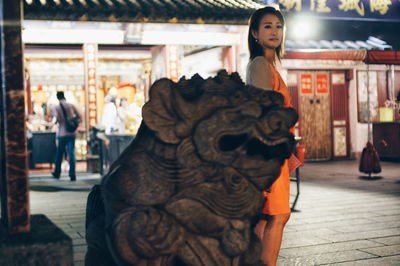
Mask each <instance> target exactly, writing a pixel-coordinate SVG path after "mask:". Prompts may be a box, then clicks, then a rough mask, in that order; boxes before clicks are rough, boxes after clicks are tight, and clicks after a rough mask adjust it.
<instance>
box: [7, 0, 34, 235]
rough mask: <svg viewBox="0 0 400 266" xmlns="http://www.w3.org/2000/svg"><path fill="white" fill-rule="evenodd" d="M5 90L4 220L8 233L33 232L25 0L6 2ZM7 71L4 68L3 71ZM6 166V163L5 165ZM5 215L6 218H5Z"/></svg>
mask: <svg viewBox="0 0 400 266" xmlns="http://www.w3.org/2000/svg"><path fill="white" fill-rule="evenodd" d="M2 9H3V10H1V12H2V13H3V14H4V17H3V19H4V21H5V22H6V23H4V26H3V40H2V41H3V43H2V46H3V48H4V50H3V51H4V55H3V58H4V61H3V62H4V65H2V68H3V67H4V72H3V73H4V76H3V77H2V78H3V79H4V80H3V82H4V83H3V84H4V87H3V86H2V87H1V88H0V89H1V90H3V91H2V92H1V94H0V95H1V96H2V97H1V98H2V99H1V101H2V102H3V103H5V105H4V110H3V112H4V117H5V121H4V131H5V132H3V134H2V135H4V137H5V138H4V148H5V152H4V159H5V160H4V161H5V171H4V172H3V173H2V175H3V174H4V177H3V178H2V186H3V188H2V192H1V193H2V195H1V197H2V202H4V203H5V204H4V203H3V204H2V207H3V208H4V209H3V210H2V219H4V221H5V223H6V225H7V228H8V232H9V233H11V234H13V233H24V232H29V230H30V220H29V219H30V214H29V201H28V199H29V197H28V195H29V194H28V193H29V192H28V164H27V146H26V145H27V144H26V131H25V130H26V127H25V108H24V107H25V104H24V73H23V53H22V38H21V1H4V3H3V5H2ZM2 71H3V69H2ZM2 163H4V162H2ZM3 215H4V216H3Z"/></svg>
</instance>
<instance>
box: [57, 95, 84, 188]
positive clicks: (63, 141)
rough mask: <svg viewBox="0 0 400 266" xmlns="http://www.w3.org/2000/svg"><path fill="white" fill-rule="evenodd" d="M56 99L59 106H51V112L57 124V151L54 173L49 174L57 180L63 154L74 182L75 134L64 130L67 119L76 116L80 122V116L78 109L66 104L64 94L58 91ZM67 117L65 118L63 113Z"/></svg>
mask: <svg viewBox="0 0 400 266" xmlns="http://www.w3.org/2000/svg"><path fill="white" fill-rule="evenodd" d="M57 99H58V101H59V103H60V104H58V105H55V106H53V108H52V110H51V114H52V116H53V117H54V118H55V120H56V123H57V124H58V129H57V134H56V135H57V149H56V156H55V160H54V164H55V169H54V172H52V173H51V174H52V175H53V177H54V178H56V179H59V178H60V174H61V163H62V160H63V156H64V154H65V152H67V155H68V162H69V173H68V174H69V177H70V179H71V181H76V173H75V164H76V162H75V134H76V130H75V131H74V132H69V131H68V130H67V128H66V125H65V123H66V122H65V121H66V119H67V118H69V117H73V116H78V117H79V119H80V120H81V121H82V116H81V114H80V113H79V111H78V109H77V108H76V107H75V106H74V105H73V104H71V103H67V101H66V100H65V96H64V92H63V91H58V92H57ZM62 108H64V110H65V113H66V115H67V117H65V115H64V111H63V109H62Z"/></svg>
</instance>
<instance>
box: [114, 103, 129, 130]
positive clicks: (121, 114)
mask: <svg viewBox="0 0 400 266" xmlns="http://www.w3.org/2000/svg"><path fill="white" fill-rule="evenodd" d="M128 111H129V108H128V99H127V98H126V97H122V98H121V100H120V102H119V106H118V109H117V114H118V132H119V133H125V131H126V120H127V115H128Z"/></svg>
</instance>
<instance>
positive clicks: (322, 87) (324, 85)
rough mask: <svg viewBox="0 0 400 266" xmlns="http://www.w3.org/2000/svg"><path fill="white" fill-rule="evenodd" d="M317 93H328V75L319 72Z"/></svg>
mask: <svg viewBox="0 0 400 266" xmlns="http://www.w3.org/2000/svg"><path fill="white" fill-rule="evenodd" d="M316 76H317V93H319V94H323V93H328V75H327V74H317V75H316Z"/></svg>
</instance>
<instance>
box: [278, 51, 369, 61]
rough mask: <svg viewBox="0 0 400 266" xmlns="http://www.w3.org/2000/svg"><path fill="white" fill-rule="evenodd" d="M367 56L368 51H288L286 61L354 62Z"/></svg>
mask: <svg viewBox="0 0 400 266" xmlns="http://www.w3.org/2000/svg"><path fill="white" fill-rule="evenodd" d="M366 55H367V51H366V50H354V51H348V50H334V51H288V52H286V54H285V56H284V57H283V58H284V59H311V60H354V61H362V60H364V59H365V57H366Z"/></svg>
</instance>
